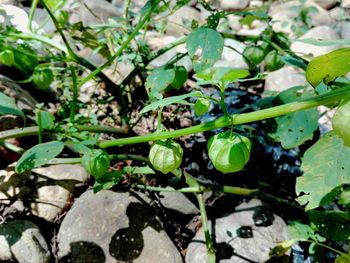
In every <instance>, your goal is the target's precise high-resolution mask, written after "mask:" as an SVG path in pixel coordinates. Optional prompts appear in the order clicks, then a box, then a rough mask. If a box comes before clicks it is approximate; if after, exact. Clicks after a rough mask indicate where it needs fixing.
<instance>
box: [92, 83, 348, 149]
mask: <svg viewBox="0 0 350 263" xmlns="http://www.w3.org/2000/svg"><path fill="white" fill-rule="evenodd" d="M348 97H350V86H347V87H345V88H341V89H337V90H334V91H332V92H329V93H326V94H323V95H318V96H315V97H313V98H308V99H302V100H300V101H297V102H291V103H287V104H284V105H280V106H275V107H271V108H268V109H263V110H259V111H254V112H249V113H242V114H233V115H231V116H230V118H225V117H221V118H218V119H216V120H214V121H209V122H206V123H203V124H199V125H196V126H193V127H189V128H184V129H178V130H175V131H164V132H161V133H151V134H147V135H142V136H134V137H128V138H123V139H115V140H106V141H101V142H99V144H98V145H99V146H100V147H101V148H108V147H114V146H120V145H129V144H136V143H143V142H149V141H157V140H164V139H168V138H176V137H181V136H184V135H190V134H194V133H200V132H205V131H210V130H214V129H218V128H223V127H227V126H231V125H237V124H245V123H250V122H255V121H260V120H265V119H270V118H275V117H279V116H282V115H285V114H290V113H295V112H299V111H302V110H306V109H310V108H313V107H316V106H319V105H323V104H328V103H330V102H333V101H338V100H342V99H345V98H348Z"/></svg>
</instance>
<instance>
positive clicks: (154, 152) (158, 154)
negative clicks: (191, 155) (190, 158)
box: [149, 141, 183, 174]
mask: <svg viewBox="0 0 350 263" xmlns="http://www.w3.org/2000/svg"><path fill="white" fill-rule="evenodd" d="M182 156H183V150H182V148H181V146H180V144H178V143H176V142H173V141H166V142H162V141H158V142H156V143H155V144H153V145H152V147H151V150H150V152H149V159H150V161H151V164H152V165H153V167H154V169H156V170H158V171H160V172H162V173H163V174H167V173H169V172H171V171H174V170H175V169H177V168H179V166H180V164H181V161H182Z"/></svg>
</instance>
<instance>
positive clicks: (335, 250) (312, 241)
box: [301, 240, 346, 255]
mask: <svg viewBox="0 0 350 263" xmlns="http://www.w3.org/2000/svg"><path fill="white" fill-rule="evenodd" d="M301 241H302V242H308V243H313V244H315V245H317V246H320V247H324V248H327V249H329V250H331V251H333V252H335V253H337V254H339V255H346V254H345V253H343V252H341V251H339V250H338V249H335V248H332V247H330V246H327V245H325V244H322V243H319V242H317V241H314V240H301Z"/></svg>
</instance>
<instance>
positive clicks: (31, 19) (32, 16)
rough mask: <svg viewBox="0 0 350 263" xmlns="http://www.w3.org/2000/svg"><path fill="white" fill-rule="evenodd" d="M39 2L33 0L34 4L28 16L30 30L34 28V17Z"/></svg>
mask: <svg viewBox="0 0 350 263" xmlns="http://www.w3.org/2000/svg"><path fill="white" fill-rule="evenodd" d="M38 3H39V0H33V1H32V5H31V6H30V11H29V17H28V20H29V22H28V27H29V31H32V30H33V18H34V14H35V9H36V7H37V5H38Z"/></svg>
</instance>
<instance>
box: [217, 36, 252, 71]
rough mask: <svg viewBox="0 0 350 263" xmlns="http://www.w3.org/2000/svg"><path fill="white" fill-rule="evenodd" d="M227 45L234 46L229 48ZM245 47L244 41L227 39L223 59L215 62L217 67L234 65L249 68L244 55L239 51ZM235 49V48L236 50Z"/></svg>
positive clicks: (234, 66)
mask: <svg viewBox="0 0 350 263" xmlns="http://www.w3.org/2000/svg"><path fill="white" fill-rule="evenodd" d="M227 46H230V47H232V48H233V49H231V48H228V47H227ZM244 48H245V45H244V44H243V43H242V42H239V41H237V40H234V39H225V47H224V50H223V52H222V58H221V60H219V61H217V62H216V63H215V65H214V66H215V67H233V68H242V69H246V68H248V65H247V63H246V62H245V61H244V59H243V57H242V55H240V54H239V53H237V52H236V51H235V50H237V51H238V52H240V53H242V52H243V49H244ZM234 49H235V50H234Z"/></svg>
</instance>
